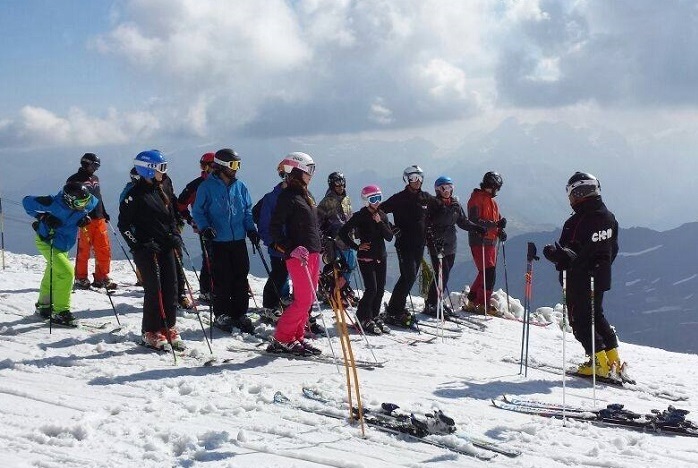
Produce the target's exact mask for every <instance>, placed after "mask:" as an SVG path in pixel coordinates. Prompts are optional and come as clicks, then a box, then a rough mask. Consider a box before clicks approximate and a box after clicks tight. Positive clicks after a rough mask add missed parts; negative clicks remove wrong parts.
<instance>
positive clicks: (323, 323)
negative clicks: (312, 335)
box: [303, 260, 341, 373]
mask: <svg viewBox="0 0 698 468" xmlns="http://www.w3.org/2000/svg"><path fill="white" fill-rule="evenodd" d="M318 261H319V260H318ZM303 268H304V269H305V274H306V276H307V277H308V284H309V285H310V290H311V291H312V292H313V301H314V302H313V306H317V310H318V312H319V313H320V318H321V319H322V326H323V327H324V328H325V336H327V342H328V343H329V345H330V351H332V357H333V358H334V364H335V366H337V372H339V373H341V371H340V370H339V362H337V355H336V354H335V352H334V348H333V347H332V340H331V339H330V332H329V330H328V329H327V324H326V323H325V317H324V316H323V315H322V308H321V307H320V301H318V298H317V293H316V292H315V286H314V285H313V280H312V278H311V277H310V269H309V268H308V265H307V264H304V265H303Z"/></svg>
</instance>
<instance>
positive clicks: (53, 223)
mask: <svg viewBox="0 0 698 468" xmlns="http://www.w3.org/2000/svg"><path fill="white" fill-rule="evenodd" d="M39 221H43V222H44V224H46V227H47V228H49V229H58V228H59V227H61V226H62V225H63V221H61V220H60V219H59V218H56V217H55V216H53V215H52V214H51V213H44V214H42V215H41V216H39Z"/></svg>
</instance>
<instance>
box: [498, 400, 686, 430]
mask: <svg viewBox="0 0 698 468" xmlns="http://www.w3.org/2000/svg"><path fill="white" fill-rule="evenodd" d="M492 404H493V405H494V406H496V407H497V408H501V409H505V410H509V411H515V412H517V413H524V414H532V415H537V416H545V417H551V418H563V417H564V418H568V419H576V420H581V421H589V422H591V423H593V424H599V425H603V426H618V427H625V428H629V429H636V430H640V431H644V432H649V433H656V434H673V435H680V436H688V437H698V425H696V424H695V423H693V422H691V421H689V420H688V419H686V415H687V414H688V411H687V410H683V409H679V408H676V407H674V406H671V405H670V406H669V407H668V408H667V409H665V410H656V409H654V410H652V411H651V412H650V413H649V414H640V413H636V412H634V411H630V410H627V409H625V407H624V406H623V405H622V404H618V403H616V404H611V405H608V406H606V407H605V408H600V409H590V408H582V407H577V406H563V405H559V404H555V403H545V402H541V401H538V400H533V399H526V398H518V397H512V396H509V395H502V396H501V397H500V398H495V399H492Z"/></svg>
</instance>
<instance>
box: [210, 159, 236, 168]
mask: <svg viewBox="0 0 698 468" xmlns="http://www.w3.org/2000/svg"><path fill="white" fill-rule="evenodd" d="M213 162H214V163H216V164H218V165H219V166H223V167H227V168H228V169H230V170H233V171H237V170H239V169H240V163H241V161H240V160H232V161H223V160H221V159H218V158H213Z"/></svg>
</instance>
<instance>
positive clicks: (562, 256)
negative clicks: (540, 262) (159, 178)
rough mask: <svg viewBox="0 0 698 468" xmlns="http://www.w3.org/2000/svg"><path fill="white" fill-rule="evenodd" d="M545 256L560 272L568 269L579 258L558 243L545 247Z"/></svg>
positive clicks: (572, 251)
mask: <svg viewBox="0 0 698 468" xmlns="http://www.w3.org/2000/svg"><path fill="white" fill-rule="evenodd" d="M543 256H544V257H545V258H547V259H548V260H550V261H551V262H553V263H554V264H555V266H556V267H557V268H558V269H559V270H565V269H567V268H568V267H569V266H570V265H571V264H572V262H574V261H575V259H576V258H577V254H576V253H574V250H572V249H570V248H568V247H562V246H560V244H559V243H557V242H555V245H552V244H548V245H546V246H545V247H543Z"/></svg>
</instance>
